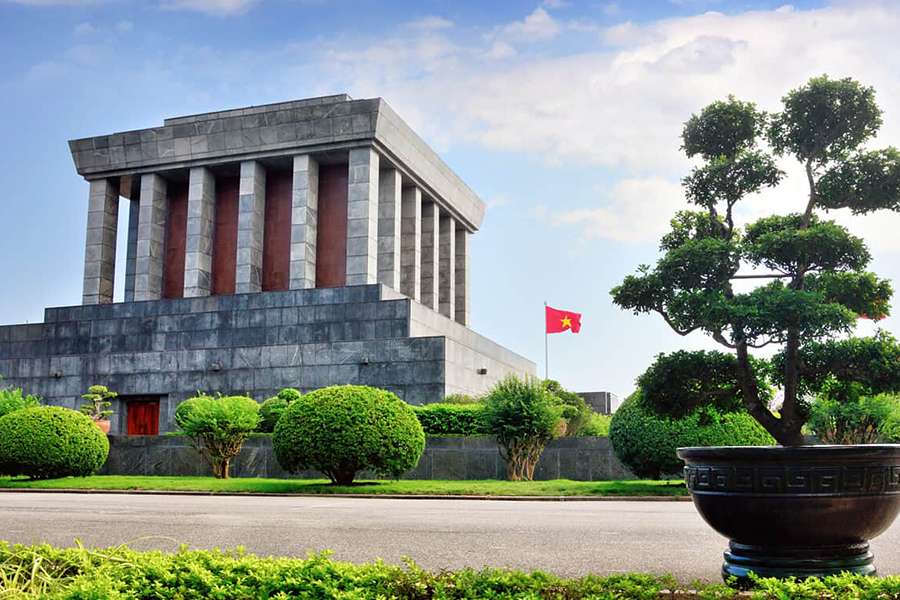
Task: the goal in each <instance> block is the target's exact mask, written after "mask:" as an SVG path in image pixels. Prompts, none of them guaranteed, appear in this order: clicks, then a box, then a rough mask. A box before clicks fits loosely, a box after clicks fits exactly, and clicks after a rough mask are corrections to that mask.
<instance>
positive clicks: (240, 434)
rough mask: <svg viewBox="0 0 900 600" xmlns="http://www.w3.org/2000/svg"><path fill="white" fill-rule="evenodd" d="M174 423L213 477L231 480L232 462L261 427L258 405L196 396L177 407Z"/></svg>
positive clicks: (250, 401)
mask: <svg viewBox="0 0 900 600" xmlns="http://www.w3.org/2000/svg"><path fill="white" fill-rule="evenodd" d="M175 423H176V424H177V425H178V427H179V428H180V429H181V431H182V432H183V433H184V434H185V435H186V436H187V437H188V438H189V439H190V440H191V445H192V446H193V447H194V448H195V449H196V450H197V452H199V453H200V455H201V456H202V457H203V459H204V460H205V461H206V462H207V463H209V466H210V467H212V470H213V475H215V476H216V477H217V478H219V479H228V466H229V463H230V462H231V459H232V458H234V457H235V456H237V455H238V454H239V453H240V451H241V447H243V445H244V440H246V439H247V436H249V435H250V434H251V433H253V432H254V431H255V430H256V427H257V425H259V404H258V403H257V402H256V400H254V399H253V398H247V397H246V396H225V397H219V398H213V397H211V396H205V395H204V396H197V397H195V398H189V399H187V400H185V401H184V402H182V403H181V404H179V405H178V408H176V409H175Z"/></svg>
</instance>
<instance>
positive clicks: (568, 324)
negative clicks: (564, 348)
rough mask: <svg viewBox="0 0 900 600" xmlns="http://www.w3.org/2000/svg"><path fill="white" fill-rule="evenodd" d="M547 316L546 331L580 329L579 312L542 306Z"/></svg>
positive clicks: (558, 331)
mask: <svg viewBox="0 0 900 600" xmlns="http://www.w3.org/2000/svg"><path fill="white" fill-rule="evenodd" d="M544 311H545V313H546V318H547V333H562V332H564V331H571V332H572V333H578V332H579V331H581V313H577V312H572V311H569V310H559V309H557V308H551V307H549V306H545V307H544Z"/></svg>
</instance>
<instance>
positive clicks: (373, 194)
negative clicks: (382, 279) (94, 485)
mask: <svg viewBox="0 0 900 600" xmlns="http://www.w3.org/2000/svg"><path fill="white" fill-rule="evenodd" d="M349 168H350V173H349V179H348V190H347V285H365V284H371V283H377V282H378V154H376V153H375V150H374V149H372V148H353V149H351V150H350V167H349Z"/></svg>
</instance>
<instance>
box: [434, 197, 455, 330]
mask: <svg viewBox="0 0 900 600" xmlns="http://www.w3.org/2000/svg"><path fill="white" fill-rule="evenodd" d="M439 224H440V236H439V240H438V243H439V246H438V277H437V280H438V310H439V311H440V313H441V314H442V315H444V316H445V317H447V318H448V319H456V219H454V218H453V217H452V216H450V215H448V214H446V213H444V214H441V215H440V219H439Z"/></svg>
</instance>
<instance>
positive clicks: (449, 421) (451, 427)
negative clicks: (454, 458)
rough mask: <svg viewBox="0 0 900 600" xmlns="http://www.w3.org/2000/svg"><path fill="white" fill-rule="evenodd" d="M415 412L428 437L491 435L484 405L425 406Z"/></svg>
mask: <svg viewBox="0 0 900 600" xmlns="http://www.w3.org/2000/svg"><path fill="white" fill-rule="evenodd" d="M413 411H414V412H415V413H416V417H417V418H418V419H419V422H420V423H421V424H422V429H424V430H425V434H426V435H485V434H488V433H490V430H489V429H488V428H487V423H486V422H485V420H484V414H485V413H484V405H482V404H480V403H479V404H444V403H443V402H438V403H435V404H425V405H423V406H414V407H413Z"/></svg>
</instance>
